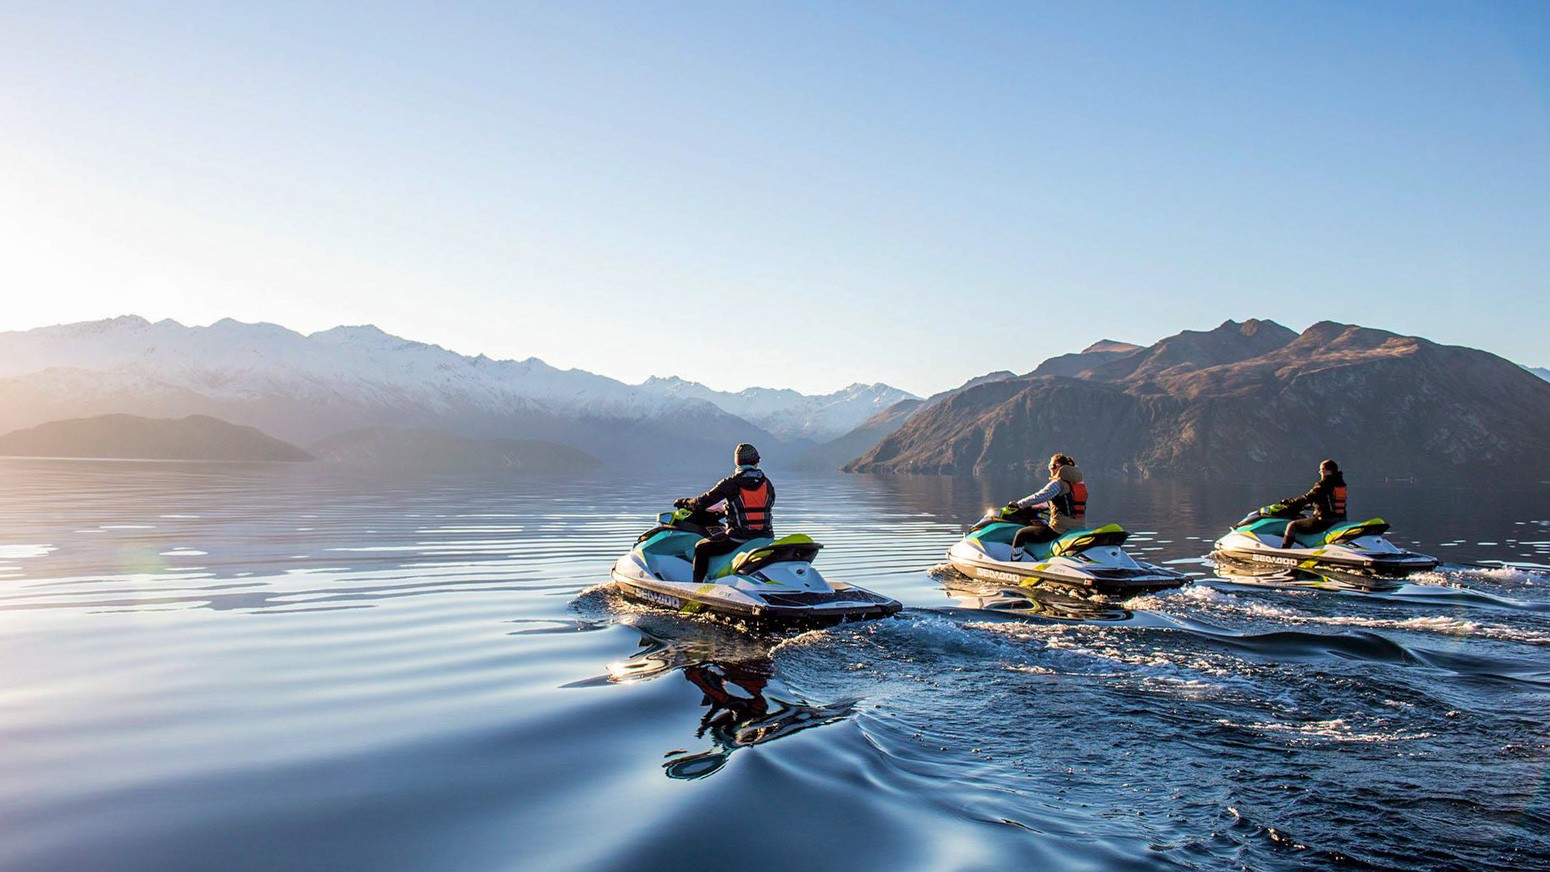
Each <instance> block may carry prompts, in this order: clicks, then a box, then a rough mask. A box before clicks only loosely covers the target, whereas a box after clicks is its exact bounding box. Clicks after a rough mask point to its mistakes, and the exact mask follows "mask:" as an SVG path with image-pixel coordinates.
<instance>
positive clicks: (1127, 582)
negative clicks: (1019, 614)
mask: <svg viewBox="0 0 1550 872" xmlns="http://www.w3.org/2000/svg"><path fill="white" fill-rule="evenodd" d="M1002 551H1005V552H1006V554H1005V556H1006V557H1010V553H1011V549H1010V548H1009V547H1007V548H998V547H997V543H994V542H984V543H981V542H976V541H975V540H971V539H968V538H965V539H963V540H960V541H959V542H958V543H957V544H955V545H954V546H953V547H952V548H951V549H949V550H948V552H947V560H948V562H949V563H951V564H952V566H953V568H954V569H956V570H958V572H960V573H962V574H963V575H966V576H968V577H969V578H973V579H976V580H979V581H985V582H993V583H997V584H1004V585H1011V586H1022V587H1027V586H1033V585H1048V586H1054V587H1059V588H1064V589H1067V590H1071V591H1076V592H1080V593H1099V594H1103V595H1105V596H1119V597H1130V596H1135V595H1138V594H1143V593H1153V592H1155V591H1159V590H1168V589H1170V588H1175V587H1180V586H1182V585H1183V584H1184V583H1185V582H1187V581H1189V577H1188V576H1186V575H1184V574H1183V573H1181V572H1175V571H1173V570H1171V569H1165V568H1163V567H1161V566H1156V565H1153V564H1150V563H1145V562H1143V561H1139V560H1135V559H1134V558H1132V557H1130V556H1129V555H1128V554H1126V553H1125V552H1124V551H1123V550H1121V549H1120V548H1119V546H1117V545H1111V546H1103V547H1100V548H1092V549H1088V550H1085V551H1081V552H1079V553H1076V554H1072V555H1059V556H1046V557H1043V558H1038V559H1030V560H1015V561H1014V560H1009V559H1001V558H1002V554H1001V553H1000V552H1002Z"/></svg>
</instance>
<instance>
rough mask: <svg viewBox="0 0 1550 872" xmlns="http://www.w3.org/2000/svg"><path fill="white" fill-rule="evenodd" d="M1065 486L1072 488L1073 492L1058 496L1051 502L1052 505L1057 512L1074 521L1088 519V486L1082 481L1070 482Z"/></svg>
mask: <svg viewBox="0 0 1550 872" xmlns="http://www.w3.org/2000/svg"><path fill="white" fill-rule="evenodd" d="M1065 484H1066V486H1067V487H1069V488H1071V490H1070V491H1067V492H1063V493H1060V494H1057V495H1056V497H1055V498H1054V499H1053V500H1051V501H1050V504H1051V505H1053V506H1054V507H1055V511H1057V512H1059V513H1061V514H1062V515H1065V516H1066V517H1068V518H1071V519H1072V520H1074V521H1080V520H1082V519H1083V518H1086V517H1087V484H1086V483H1085V482H1080V481H1068V482H1066V483H1065Z"/></svg>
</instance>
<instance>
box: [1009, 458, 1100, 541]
mask: <svg viewBox="0 0 1550 872" xmlns="http://www.w3.org/2000/svg"><path fill="white" fill-rule="evenodd" d="M1046 508H1047V509H1049V515H1048V518H1049V519H1048V520H1047V521H1046V520H1045V519H1043V518H1040V517H1038V514H1037V513H1038V512H1039V510H1041V509H1046ZM1008 510H1010V511H1008ZM1003 514H1004V515H1006V516H1007V517H1009V518H1012V519H1015V520H1021V521H1024V522H1026V524H1027V526H1025V527H1023V528H1022V529H1021V530H1018V531H1017V534H1016V535H1014V536H1013V537H1012V559H1013V560H1018V559H1020V556H1021V554H1022V547H1023V545H1024V544H1032V543H1035V542H1050V541H1052V540H1055V539H1058V538H1060V537H1061V536H1063V535H1065V534H1066V533H1069V532H1071V531H1072V530H1080V529H1082V527H1083V523H1084V522H1083V519H1084V518H1086V516H1087V485H1086V484H1084V483H1083V481H1082V470H1081V469H1080V468H1079V467H1078V466H1077V465H1076V461H1075V460H1073V459H1072V458H1071V455H1069V454H1056V455H1054V456H1052V457H1051V458H1050V459H1049V483H1047V484H1045V485H1044V487H1041V488H1039V489H1038V490H1036V491H1034V492H1033V493H1031V494H1029V495H1028V496H1025V497H1023V498H1022V499H1020V500H1018V501H1017V502H1015V503H1011V504H1009V505H1008V506H1007V508H1006V509H1005V510H1003Z"/></svg>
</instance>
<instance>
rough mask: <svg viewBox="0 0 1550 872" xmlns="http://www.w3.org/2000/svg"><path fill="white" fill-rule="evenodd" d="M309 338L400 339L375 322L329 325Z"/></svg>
mask: <svg viewBox="0 0 1550 872" xmlns="http://www.w3.org/2000/svg"><path fill="white" fill-rule="evenodd" d="M308 338H311V339H318V338H323V339H356V340H361V339H372V340H376V339H392V340H395V341H401V340H399V339H398V337H396V336H393V335H392V334H390V333H388V332H387V331H385V330H383V329H382V328H381V327H378V326H377V325H375V324H341V325H339V326H338V327H330V328H328V329H327V330H320V331H318V332H317V333H314V334H312V335H311V336H310V337H308Z"/></svg>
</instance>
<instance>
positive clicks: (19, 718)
mask: <svg viewBox="0 0 1550 872" xmlns="http://www.w3.org/2000/svg"><path fill="white" fill-rule="evenodd" d="M779 483H780V488H781V504H782V509H781V511H780V513H779V516H778V518H777V523H778V524H779V525H780V526H781V528H782V530H783V531H786V532H798V531H800V532H805V533H809V534H810V535H812V536H813V537H814V538H815V539H817V540H818V541H820V542H823V543H824V545H825V548H824V550H823V552H822V554H821V556H820V557H819V560H820V561H821V563H822V565H823V567H824V571H825V573H826V574H829V575H832V576H833V577H835V578H837V579H842V580H847V581H856V582H858V583H861V584H863V585H866V586H868V587H873V588H875V589H877V590H878V591H879V592H881V593H884V594H887V595H889V596H893V597H896V598H898V599H900V600H901V601H903V602H904V603H905V605H906V610H905V612H904V613H903V614H902V615H901V616H900V617H898V618H896V619H893V620H887V621H878V622H873V623H869V624H861V625H849V626H842V627H835V628H830V629H825V630H819V631H810V632H804V633H800V634H794V635H793V634H775V635H762V634H750V633H747V632H743V631H742V630H740V629H739V628H737V627H734V626H728V625H725V624H718V623H714V622H707V621H703V620H698V619H684V618H680V617H678V616H676V615H672V614H667V613H663V612H659V611H655V610H652V609H649V608H644V607H641V606H637V605H632V604H630V603H628V602H626V601H624V600H623V599H621V598H619V597H617V596H614V595H612V594H611V593H610V592H609V590H608V588H607V586H606V585H605V584H604V582H605V580H606V577H607V571H608V567H609V566H610V565H611V563H612V562H613V560H614V558H615V557H617V556H618V554H620V553H622V552H623V551H624V550H625V549H626V548H628V547H629V545H630V544H631V543H632V542H633V540H634V538H635V534H636V533H637V532H638V531H639V530H640V529H641V528H642V527H643V526H644V525H646V524H647V523H649V520H650V511H651V510H652V509H654V508H656V507H657V506H659V505H660V504H661V503H662V501H663V499H665V498H666V497H669V496H672V495H676V494H680V493H686V492H689V491H692V490H695V489H696V488H697V487H698V486H700V485H703V482H700V481H688V480H676V479H673V480H669V479H664V480H646V479H635V480H626V481H620V480H615V479H597V480H565V481H558V480H522V479H517V478H512V479H499V478H497V479H490V480H484V479H481V480H472V479H467V478H457V477H447V478H426V479H419V480H414V481H397V480H382V479H379V478H373V477H370V476H365V475H361V474H358V473H340V472H337V471H330V470H328V469H327V468H325V467H317V466H312V467H310V468H308V467H307V465H299V464H284V465H278V464H277V465H274V466H272V467H271V466H265V465H255V466H245V467H244V466H236V467H227V466H214V465H207V464H166V463H160V464H158V463H90V462H42V461H3V462H0V488H3V489H4V493H5V494H6V496H7V499H6V500H4V501H0V662H3V663H4V668H3V669H0V868H3V869H5V870H7V872H14V870H22V872H31V870H57V869H93V870H116V869H126V870H127V869H134V870H145V869H223V870H227V869H276V868H284V869H325V868H370V869H381V870H436V872H443V870H464V869H468V870H474V869H480V870H483V869H492V868H513V867H518V868H545V869H598V868H626V867H628V868H711V867H714V866H719V865H724V864H725V863H727V862H728V858H729V857H736V858H737V860H736V862H737V865H739V866H740V867H744V868H751V869H765V868H768V869H780V870H783V872H785V870H789V869H790V868H792V867H793V866H796V867H802V866H817V867H819V868H830V867H834V866H853V867H857V868H874V867H875V868H887V869H890V870H893V869H914V868H918V869H970V868H999V867H1011V868H1061V867H1085V868H1158V869H1162V868H1181V867H1182V868H1197V869H1218V868H1240V867H1241V868H1254V869H1298V868H1305V867H1307V866H1309V865H1313V866H1322V865H1333V864H1348V865H1354V866H1358V867H1378V868H1471V869H1521V868H1530V867H1534V866H1542V865H1543V858H1544V857H1545V856H1550V808H1547V802H1550V791H1547V789H1546V785H1547V784H1550V781H1547V780H1546V777H1545V776H1546V772H1547V763H1550V742H1547V739H1546V733H1545V731H1544V724H1545V723H1546V722H1547V720H1550V667H1547V666H1546V662H1547V661H1546V649H1547V648H1550V593H1547V589H1550V579H1547V577H1546V576H1545V575H1543V574H1540V573H1538V572H1536V571H1535V568H1536V566H1538V565H1545V564H1550V520H1547V519H1546V518H1545V505H1544V503H1543V500H1542V497H1541V496H1540V495H1539V494H1538V493H1525V494H1512V493H1503V494H1500V495H1499V499H1498V501H1497V503H1496V504H1495V505H1492V506H1480V507H1479V510H1478V511H1471V512H1469V513H1466V515H1465V516H1460V517H1455V516H1454V515H1455V513H1454V512H1453V511H1452V509H1451V506H1453V505H1456V504H1457V498H1456V496H1455V495H1451V494H1448V493H1446V492H1433V491H1428V490H1425V489H1423V488H1419V487H1414V486H1384V487H1376V486H1372V487H1366V488H1363V487H1361V486H1360V482H1359V480H1354V481H1353V495H1352V502H1353V509H1354V510H1355V511H1358V512H1362V513H1368V514H1381V515H1382V516H1384V517H1385V518H1387V519H1388V520H1389V521H1390V522H1391V523H1392V524H1393V525H1394V528H1395V531H1396V541H1397V544H1402V545H1403V546H1405V547H1411V548H1414V549H1415V550H1418V551H1422V552H1426V553H1434V554H1439V555H1440V556H1442V557H1444V559H1446V560H1449V561H1451V562H1450V563H1448V564H1446V565H1444V566H1443V567H1441V568H1439V570H1438V571H1436V572H1431V573H1425V574H1422V575H1419V576H1413V577H1411V578H1409V579H1406V580H1405V581H1404V582H1403V583H1400V584H1397V585H1394V586H1384V587H1381V588H1371V587H1368V588H1361V589H1358V588H1355V587H1352V586H1350V585H1349V584H1347V583H1346V582H1345V581H1344V580H1342V579H1331V578H1328V577H1321V578H1318V579H1310V578H1307V577H1295V576H1294V577H1291V578H1279V579H1277V578H1271V579H1265V578H1253V579H1250V578H1245V577H1241V576H1232V575H1230V574H1226V573H1223V574H1221V575H1220V576H1218V575H1216V574H1214V573H1213V572H1212V569H1211V567H1209V566H1208V565H1206V564H1205V563H1204V562H1203V561H1202V557H1203V555H1205V554H1206V553H1207V552H1208V551H1209V550H1210V543H1211V541H1212V540H1213V539H1215V538H1216V537H1217V536H1218V535H1220V534H1221V533H1222V532H1223V531H1224V530H1225V528H1226V525H1227V524H1228V523H1230V522H1231V521H1233V520H1236V518H1237V517H1239V516H1240V515H1241V514H1242V513H1243V510H1244V508H1245V507H1247V506H1252V505H1258V504H1262V503H1264V502H1266V501H1267V499H1270V498H1274V497H1277V496H1284V495H1285V493H1289V492H1292V491H1295V490H1299V489H1300V488H1299V487H1298V485H1299V484H1301V482H1300V481H1290V482H1284V483H1277V484H1276V486H1274V487H1258V486H1250V485H1211V486H1209V487H1208V486H1197V485H1193V484H1190V483H1177V482H1175V483H1164V482H1095V483H1094V486H1093V496H1092V501H1091V504H1090V505H1091V512H1092V515H1093V517H1094V519H1095V520H1103V521H1109V520H1113V521H1118V522H1120V523H1121V524H1123V525H1124V526H1125V527H1126V528H1127V529H1128V530H1130V531H1131V532H1132V538H1131V540H1130V542H1129V543H1128V544H1127V548H1130V549H1131V550H1134V551H1135V552H1137V556H1139V557H1143V558H1145V559H1149V560H1152V561H1154V562H1159V563H1165V564H1168V565H1172V566H1175V567H1178V568H1182V569H1185V570H1187V571H1190V572H1191V573H1192V574H1194V575H1196V576H1197V580H1196V582H1195V583H1193V584H1191V585H1190V586H1188V587H1186V588H1183V589H1181V590H1176V591H1169V592H1165V593H1161V594H1155V595H1149V596H1145V597H1137V598H1135V599H1133V600H1130V601H1127V602H1123V603H1110V602H1102V601H1093V600H1086V599H1080V598H1075V597H1070V596H1062V595H1060V594H1058V593H1051V592H1046V591H1026V590H1021V589H1019V590H1009V589H997V588H993V587H978V588H975V587H972V586H968V585H963V584H959V583H958V582H955V581H954V580H953V579H952V578H950V577H948V576H945V575H937V574H933V573H932V572H930V571H929V570H930V568H931V567H933V566H937V565H939V564H941V562H942V559H943V554H944V552H945V551H946V549H947V548H948V547H949V546H950V545H951V544H952V543H953V541H955V540H956V539H957V538H958V537H959V536H961V535H962V532H963V529H964V528H965V527H966V526H967V525H968V524H969V523H972V522H973V520H975V519H976V518H978V517H979V516H980V514H981V513H982V512H983V510H984V507H985V506H986V505H991V504H999V503H1002V502H1005V500H1006V499H1007V498H1008V497H1009V496H1015V495H1021V494H1022V493H1026V492H1027V490H1028V489H1029V487H1030V485H1031V484H1033V483H1032V482H1027V481H988V480H968V479H951V478H947V479H944V478H932V477H897V478H879V477H843V476H820V477H800V476H792V475H787V476H779ZM1485 543H1492V544H1485ZM777 740H778V741H777ZM663 774H666V775H667V776H669V777H667V778H664V777H662V776H663ZM712 775H713V776H714V777H708V776H712ZM748 808H757V809H758V810H759V812H760V813H759V814H757V815H736V814H728V813H727V810H728V809H748ZM620 810H628V813H620ZM708 821H713V822H714V824H715V825H714V826H711V825H707V822H708ZM772 821H778V822H779V825H773V824H772V823H771V822H772Z"/></svg>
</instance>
